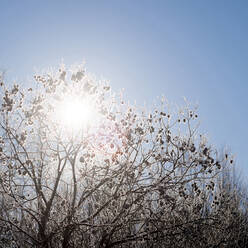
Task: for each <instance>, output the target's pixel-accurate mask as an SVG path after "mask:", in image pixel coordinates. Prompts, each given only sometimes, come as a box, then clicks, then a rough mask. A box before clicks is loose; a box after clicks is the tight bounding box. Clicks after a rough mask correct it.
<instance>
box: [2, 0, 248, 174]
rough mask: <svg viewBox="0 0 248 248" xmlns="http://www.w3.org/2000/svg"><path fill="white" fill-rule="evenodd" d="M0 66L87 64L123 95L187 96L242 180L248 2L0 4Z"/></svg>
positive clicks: (140, 98) (12, 72)
mask: <svg viewBox="0 0 248 248" xmlns="http://www.w3.org/2000/svg"><path fill="white" fill-rule="evenodd" d="M0 36H1V38H0V69H6V70H7V72H8V76H9V77H10V78H11V79H17V80H19V81H20V82H21V83H22V84H25V83H26V82H27V81H28V78H31V76H32V75H33V74H34V72H35V68H38V69H44V68H48V67H50V66H53V67H55V66H58V65H59V64H60V63H61V61H62V59H63V61H64V62H65V64H67V65H70V64H73V63H77V62H78V63H80V62H82V61H86V67H87V68H88V71H90V72H92V73H94V74H95V75H96V76H98V77H103V78H105V79H109V80H110V84H111V86H112V87H113V88H114V89H115V90H118V89H120V88H125V95H126V98H128V99H130V101H131V102H132V101H134V100H135V99H136V100H137V102H138V103H141V104H143V103H144V102H148V103H151V102H153V100H156V97H157V96H160V95H162V94H164V95H165V96H166V97H167V98H168V100H169V101H170V102H173V103H179V104H182V103H183V100H182V99H183V98H182V97H186V98H187V99H188V100H189V101H190V102H192V103H198V104H199V114H200V115H199V116H200V119H201V127H202V129H203V130H205V131H206V132H207V133H208V135H209V138H210V141H211V142H212V143H214V144H215V145H216V146H217V147H220V148H222V147H223V146H228V147H230V148H231V150H232V152H233V153H234V154H235V155H236V161H237V166H238V167H240V168H241V170H242V171H243V172H244V175H246V176H247V178H248V159H247V153H248V145H247V143H248V131H247V123H248V110H247V107H248V97H247V93H248V68H247V65H248V1H246V0H244V1H242V0H236V1H235V0H208V1H199V0H194V1H193V0H161V1H159V0H150V1H146V0H122V1H121V0H113V1H111V0H105V1H104V0H101V1H100V0H98V1H97V0H95V1H94V0H88V1H84V0H81V1H75V0H74V1H73V0H71V1H69V0H66V1H63V0H58V1H55V0H53V1H45V0H42V1H34V0H22V1H21V0H11V1H10V0H1V3H0Z"/></svg>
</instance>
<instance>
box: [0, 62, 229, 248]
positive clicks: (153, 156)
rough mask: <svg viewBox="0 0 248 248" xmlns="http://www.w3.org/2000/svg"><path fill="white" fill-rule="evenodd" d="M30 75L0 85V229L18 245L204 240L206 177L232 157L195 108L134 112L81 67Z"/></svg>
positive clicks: (199, 242) (209, 184)
mask: <svg viewBox="0 0 248 248" xmlns="http://www.w3.org/2000/svg"><path fill="white" fill-rule="evenodd" d="M34 79H35V81H36V84H35V86H34V87H33V88H29V89H25V88H21V87H20V86H19V85H16V84H15V85H13V86H11V87H7V84H6V83H5V82H4V80H3V78H2V79H1V83H0V85H1V94H2V106H1V119H0V128H1V139H0V144H1V146H0V160H1V169H0V176H1V180H0V189H1V203H2V207H1V213H2V214H1V216H0V222H1V225H0V226H1V228H2V230H3V229H4V232H8V233H9V234H10V236H11V239H12V240H13V242H15V244H16V245H17V246H19V247H139V246H142V247H144V246H146V247H151V245H152V246H153V247H161V245H163V246H166V245H168V246H170V247H188V246H192V245H198V246H199V245H203V244H205V242H206V241H208V237H207V235H209V234H205V232H204V231H203V229H204V228H205V227H206V226H212V224H215V222H213V221H212V222H211V218H212V217H211V216H210V215H209V214H208V212H211V211H210V209H209V207H208V205H207V203H208V202H209V201H211V197H210V196H209V195H210V192H211V191H214V190H215V183H214V181H213V179H215V178H216V175H217V174H218V171H219V170H220V169H221V168H222V166H227V165H228V164H229V162H230V159H229V158H223V159H221V158H220V157H219V156H218V152H217V151H216V150H215V149H214V148H213V147H212V146H211V145H210V144H208V143H207V139H206V137H204V136H203V135H201V134H199V133H198V131H197V127H198V124H197V118H198V115H197V112H196V109H195V108H192V107H191V106H190V105H189V104H186V106H185V107H184V108H181V109H179V110H178V111H177V112H172V111H170V108H169V107H168V105H167V104H166V101H165V100H164V99H162V101H161V105H160V106H159V107H154V109H153V110H152V111H148V110H142V109H139V108H137V107H135V106H131V105H130V104H127V103H125V102H124V101H123V99H122V98H121V96H118V95H117V96H115V95H114V94H113V93H112V91H111V89H110V87H109V85H108V84H107V83H106V82H101V81H100V82H98V81H97V80H96V79H95V78H94V77H92V76H90V74H88V73H86V71H85V69H84V68H83V67H82V66H78V67H74V68H70V69H66V68H65V66H63V65H62V66H61V67H60V68H59V70H58V71H50V72H48V73H46V74H44V75H35V77H34ZM206 188H207V189H206ZM207 199H208V200H207ZM11 242H12V241H11ZM216 242H217V241H214V242H213V245H215V244H216Z"/></svg>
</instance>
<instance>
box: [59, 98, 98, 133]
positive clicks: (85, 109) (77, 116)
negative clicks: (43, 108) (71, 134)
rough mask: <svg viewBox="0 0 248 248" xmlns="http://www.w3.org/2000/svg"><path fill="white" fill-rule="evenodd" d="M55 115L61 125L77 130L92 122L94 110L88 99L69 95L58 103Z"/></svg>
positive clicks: (94, 114)
mask: <svg viewBox="0 0 248 248" xmlns="http://www.w3.org/2000/svg"><path fill="white" fill-rule="evenodd" d="M57 117H58V121H59V122H60V123H61V124H62V125H63V127H65V128H67V129H70V130H73V131H78V130H80V129H82V128H85V127H87V126H89V125H90V124H92V123H93V122H94V120H95V118H96V111H95V109H94V107H93V106H92V103H90V101H89V100H86V99H84V100H81V99H77V98H73V97H69V98H67V99H65V100H64V101H62V102H61V104H59V107H58V110H57Z"/></svg>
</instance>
